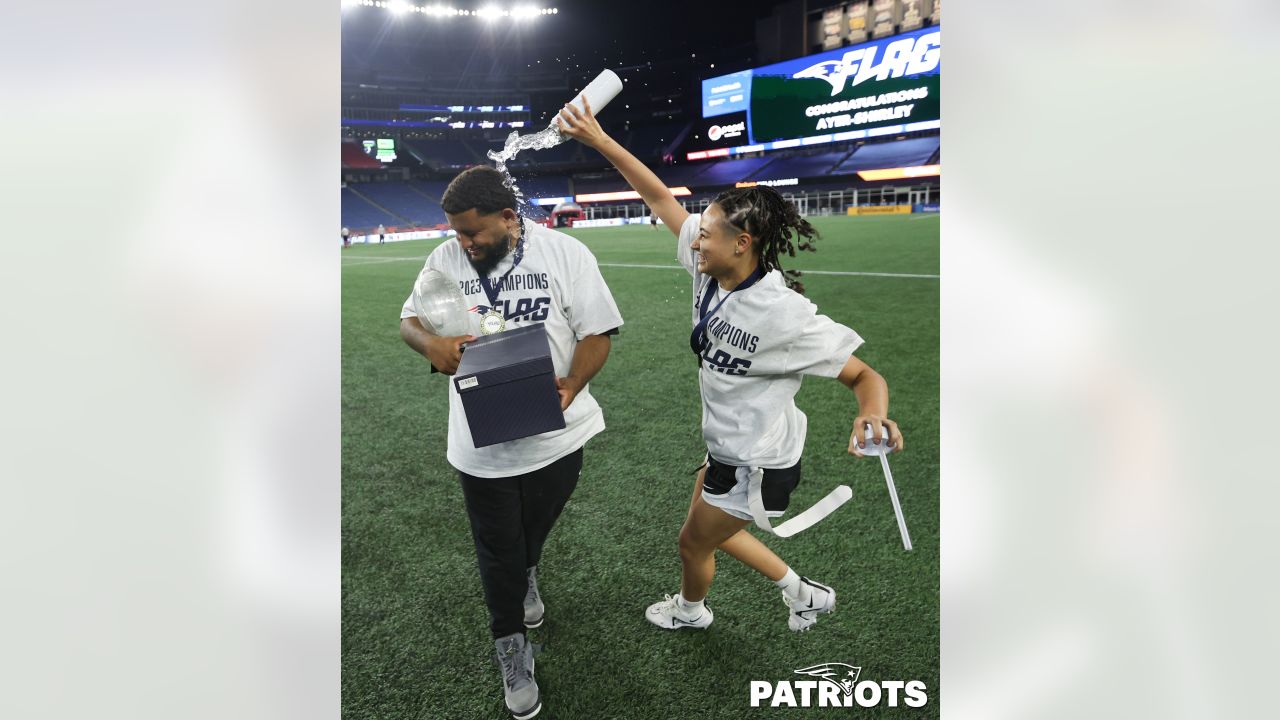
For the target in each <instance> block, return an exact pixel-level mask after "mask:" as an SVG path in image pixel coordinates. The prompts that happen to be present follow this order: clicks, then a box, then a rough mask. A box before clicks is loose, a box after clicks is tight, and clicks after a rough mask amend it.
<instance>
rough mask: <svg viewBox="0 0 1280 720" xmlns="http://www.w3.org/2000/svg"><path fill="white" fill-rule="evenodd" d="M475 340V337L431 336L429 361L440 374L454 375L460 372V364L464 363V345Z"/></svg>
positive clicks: (429, 338) (428, 353) (428, 352)
mask: <svg viewBox="0 0 1280 720" xmlns="http://www.w3.org/2000/svg"><path fill="white" fill-rule="evenodd" d="M475 339H476V338H475V336H474V335H455V336H453V337H439V336H436V335H431V336H429V337H428V338H427V359H428V360H430V361H431V364H432V365H434V366H435V367H436V369H437V370H439V371H440V372H442V373H444V374H445V375H452V374H454V373H456V372H458V363H459V362H461V361H462V344H463V343H467V342H471V341H472V340H475Z"/></svg>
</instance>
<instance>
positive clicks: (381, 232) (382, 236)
mask: <svg viewBox="0 0 1280 720" xmlns="http://www.w3.org/2000/svg"><path fill="white" fill-rule="evenodd" d="M386 241H387V229H386V228H385V227H383V225H382V223H378V244H379V245H381V244H383V243H385V242H386Z"/></svg>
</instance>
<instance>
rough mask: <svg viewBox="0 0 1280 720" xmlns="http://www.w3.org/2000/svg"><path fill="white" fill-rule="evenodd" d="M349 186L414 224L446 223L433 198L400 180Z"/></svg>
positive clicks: (446, 220)
mask: <svg viewBox="0 0 1280 720" xmlns="http://www.w3.org/2000/svg"><path fill="white" fill-rule="evenodd" d="M348 187H349V188H351V189H353V190H355V191H357V192H358V193H360V194H361V195H363V196H364V197H366V198H368V199H369V200H371V201H373V202H374V203H377V204H378V205H381V206H382V207H384V208H386V209H387V210H390V211H391V212H392V213H395V214H396V215H397V216H399V217H401V218H404V219H405V220H407V221H409V222H410V223H412V224H414V225H442V224H448V222H449V220H448V219H447V218H446V217H445V214H444V210H442V209H441V208H440V204H439V203H438V202H436V201H435V200H432V199H430V198H428V197H427V196H426V195H423V194H422V193H421V192H418V191H417V190H416V189H414V188H413V187H412V186H411V185H407V184H405V183H400V182H379V183H355V184H352V185H350V186H348Z"/></svg>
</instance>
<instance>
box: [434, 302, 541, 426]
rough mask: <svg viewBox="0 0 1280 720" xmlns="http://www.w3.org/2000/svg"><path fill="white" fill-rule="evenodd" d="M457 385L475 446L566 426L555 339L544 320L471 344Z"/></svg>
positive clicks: (468, 346)
mask: <svg viewBox="0 0 1280 720" xmlns="http://www.w3.org/2000/svg"><path fill="white" fill-rule="evenodd" d="M453 385H454V387H455V388H457V390H458V396H459V397H461V398H462V408H463V410H465V411H466V415H467V425H468V427H470V428H471V441H472V442H473V443H475V446H476V447H485V446H488V445H497V444H498V443H503V442H507V441H508V440H518V439H519V438H526V437H529V436H531V435H538V434H540V433H544V432H551V431H552V430H563V429H564V413H563V412H561V410H560V393H559V392H558V391H557V390H556V370H555V366H554V365H552V363H551V343H550V342H548V341H547V331H546V328H544V327H543V324H542V323H535V324H533V325H524V326H522V327H518V328H515V329H513V330H508V331H507V332H502V333H498V334H496V335H488V336H486V337H482V338H480V339H479V340H476V341H474V342H471V343H468V344H467V346H466V349H465V350H464V351H463V353H462V361H461V362H460V363H458V372H457V373H455V374H454V376H453Z"/></svg>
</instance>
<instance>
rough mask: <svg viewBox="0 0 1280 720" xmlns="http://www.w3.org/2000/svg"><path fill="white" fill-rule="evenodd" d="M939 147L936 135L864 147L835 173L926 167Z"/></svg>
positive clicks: (856, 151)
mask: <svg viewBox="0 0 1280 720" xmlns="http://www.w3.org/2000/svg"><path fill="white" fill-rule="evenodd" d="M938 145H939V138H938V137H937V136H936V135H935V136H933V137H922V138H911V139H908V140H898V141H896V142H887V143H875V144H872V145H863V146H862V147H860V148H858V149H857V150H855V151H854V152H853V155H851V156H849V159H848V160H845V161H844V162H842V163H840V165H839V166H838V167H836V169H835V170H834V171H833V173H835V174H846V173H855V172H858V171H859V170H876V169H880V168H896V167H912V166H915V165H924V164H925V163H926V162H927V161H928V160H929V158H930V157H931V156H932V155H933V154H934V153H935V152H937V151H938Z"/></svg>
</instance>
